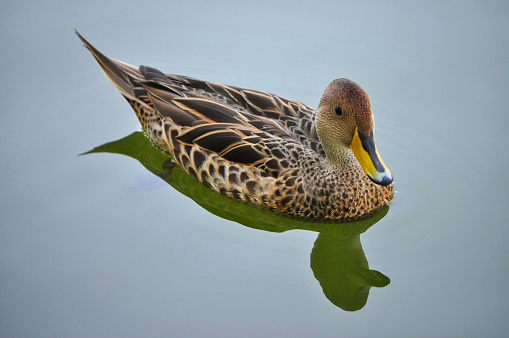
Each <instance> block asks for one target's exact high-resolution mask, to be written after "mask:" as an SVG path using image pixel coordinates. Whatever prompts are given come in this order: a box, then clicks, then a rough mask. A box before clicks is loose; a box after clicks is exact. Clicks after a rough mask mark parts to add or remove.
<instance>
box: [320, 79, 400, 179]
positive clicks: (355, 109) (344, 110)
mask: <svg viewBox="0 0 509 338" xmlns="http://www.w3.org/2000/svg"><path fill="white" fill-rule="evenodd" d="M374 130H375V122H374V119H373V113H372V112H371V102H370V100H369V97H368V94H367V93H366V92H365V91H364V89H362V88H361V86H359V85H358V84H357V83H355V82H353V81H351V80H348V79H337V80H334V81H332V82H331V83H330V84H329V86H328V87H327V89H325V92H324V93H323V96H322V98H321V99H320V104H319V105H318V109H317V117H316V131H317V134H318V137H319V138H320V141H321V143H322V145H323V147H324V150H325V153H326V155H327V160H328V161H329V162H331V163H332V164H338V165H342V164H343V163H342V162H344V161H346V160H347V159H348V158H349V157H351V155H350V156H348V154H349V150H351V151H352V152H353V154H354V155H355V158H356V159H357V161H358V162H359V164H360V165H361V167H362V169H363V170H364V171H365V172H366V174H367V175H368V177H369V178H370V179H371V180H372V181H373V182H375V183H377V184H380V185H383V186H387V185H389V184H390V183H391V182H392V174H391V172H390V171H389V169H387V167H386V166H385V164H384V162H383V161H382V158H381V157H380V154H378V150H377V149H376V146H375V139H374Z"/></svg>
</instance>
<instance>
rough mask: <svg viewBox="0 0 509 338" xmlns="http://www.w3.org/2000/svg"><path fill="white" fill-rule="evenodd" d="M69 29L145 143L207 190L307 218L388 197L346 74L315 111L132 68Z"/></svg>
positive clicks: (355, 212) (356, 213)
mask: <svg viewBox="0 0 509 338" xmlns="http://www.w3.org/2000/svg"><path fill="white" fill-rule="evenodd" d="M76 34H77V35H78V37H79V38H80V39H81V41H82V42H83V44H84V46H85V47H86V48H87V49H88V50H89V51H90V52H91V53H92V55H93V57H94V58H95V60H96V61H97V63H98V64H99V66H100V68H101V70H102V71H103V73H104V74H105V75H106V77H107V78H108V79H109V80H110V81H111V83H112V84H113V85H114V86H115V87H116V88H117V89H118V90H119V91H120V93H121V94H122V95H123V96H124V98H125V99H126V100H127V101H128V102H129V104H130V105H131V107H132V109H133V110H134V111H135V113H136V116H137V118H138V120H139V122H140V124H141V127H142V129H143V132H144V133H145V135H146V136H147V137H148V138H149V139H150V140H151V142H152V143H153V144H154V145H155V146H156V147H157V148H159V149H160V150H161V151H163V152H164V153H166V154H168V155H169V156H171V158H172V161H174V162H175V163H176V164H177V165H178V166H179V167H180V168H182V169H183V170H184V171H186V172H187V173H188V174H189V175H191V176H192V177H194V178H195V179H196V180H198V181H199V182H201V183H202V184H204V185H205V186H207V187H208V188H210V189H212V190H215V191H217V192H219V193H220V194H223V195H226V196H228V197H230V198H232V199H236V200H239V201H242V202H245V203H248V204H251V205H253V206H257V207H261V208H263V209H266V210H270V211H272V212H276V213H278V214H281V215H286V216H289V217H296V218H300V219H304V220H311V221H313V220H338V221H341V220H347V219H353V218H359V217H362V216H365V215H368V214H370V213H372V212H374V211H375V210H377V209H379V208H381V207H383V206H385V205H387V204H388V203H389V201H390V200H391V199H392V198H393V194H394V188H393V183H392V181H393V176H392V173H391V172H390V170H389V169H388V168H387V167H386V165H385V164H384V162H383V161H382V158H381V157H380V154H379V153H378V150H377V148H376V145H375V142H374V129H375V124H374V117H373V113H372V109H371V101H370V99H369V97H368V95H367V93H366V91H364V89H363V88H362V87H361V86H360V85H358V84H357V83H355V82H354V81H352V80H349V79H346V78H339V79H335V80H334V81H332V82H331V83H330V84H329V85H328V86H327V88H326V89H325V91H324V93H323V95H322V97H321V99H320V101H319V104H318V108H317V109H316V110H315V109H313V108H311V107H309V106H307V105H305V104H303V103H300V102H298V101H294V100H290V99H287V98H284V97H281V96H278V95H274V94H270V93H267V92H264V91H260V90H255V89H248V88H242V87H237V86H229V85H224V84H220V83H217V82H213V81H205V80H200V79H196V78H193V77H190V76H183V75H175V74H166V73H163V72H161V71H159V70H158V69H155V68H152V67H148V66H140V67H135V66H132V65H130V64H128V63H125V62H122V61H119V60H116V59H113V58H110V57H107V56H106V55H104V54H102V53H101V52H100V51H99V50H97V49H96V48H95V47H94V46H93V45H92V44H90V43H89V42H88V41H87V40H86V39H85V38H84V37H83V36H81V35H80V34H79V33H78V31H76Z"/></svg>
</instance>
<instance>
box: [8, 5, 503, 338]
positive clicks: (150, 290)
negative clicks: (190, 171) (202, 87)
mask: <svg viewBox="0 0 509 338" xmlns="http://www.w3.org/2000/svg"><path fill="white" fill-rule="evenodd" d="M0 13H1V14H0V15H1V19H2V20H0V26H1V30H0V32H1V33H0V39H1V42H2V46H3V52H2V53H1V54H0V59H1V61H2V64H3V65H4V68H3V76H2V77H1V78H0V83H1V85H2V88H3V90H4V99H3V101H2V102H3V103H4V104H3V113H2V114H1V115H0V124H1V125H2V126H3V127H4V128H3V132H2V134H1V136H0V154H1V157H2V161H0V169H1V173H2V175H1V177H0V186H1V187H2V189H1V193H0V202H1V203H0V205H1V207H0V269H1V274H0V276H1V277H0V335H2V336H9V337H27V336H55V337H58V336H94V337H95V336H147V335H148V336H203V337H209V336H253V337H255V336H282V335H285V336H288V335H290V336H302V337H306V336H353V335H355V336H373V335H380V336H401V335H405V336H409V335H411V336H416V335H417V336H503V335H507V334H508V332H509V325H508V324H507V320H506V317H507V313H508V311H509V306H508V304H509V287H508V283H507V280H508V277H509V275H508V263H507V258H506V257H508V254H509V252H508V251H509V250H508V246H507V244H506V238H507V237H508V235H509V230H508V222H507V217H506V215H505V214H506V208H507V198H508V197H509V196H508V192H507V191H508V189H509V180H508V178H507V177H506V175H505V171H504V169H505V168H508V166H509V151H508V150H509V141H508V138H507V136H506V133H507V126H508V125H509V118H508V114H507V107H508V106H509V96H508V95H507V93H508V88H509V62H508V61H507V60H509V58H508V54H509V21H508V20H507V17H508V15H509V6H507V5H506V4H503V5H502V4H496V3H489V4H480V3H476V2H448V3H446V4H444V3H441V2H436V3H430V4H427V5H422V6H417V7H416V6H410V5H406V4H405V3H394V2H391V5H390V6H389V5H387V4H386V5H382V4H370V5H368V4H364V5H359V4H358V3H355V2H352V3H348V4H344V5H322V6H319V5H318V4H316V3H314V2H312V3H307V2H296V3H295V2H291V3H290V2H280V3H279V2H278V3H273V2H257V3H256V4H250V5H240V4H239V5H235V6H232V5H229V2H225V3H216V4H211V3H209V2H192V3H181V2H178V3H174V4H173V3H169V2H160V3H154V4H153V5H152V6H147V5H146V4H144V5H141V4H137V3H132V4H131V5H129V4H126V3H125V2H122V3H120V2H110V3H109V4H108V5H105V4H104V3H103V2H99V1H88V2H86V3H78V2H72V1H70V2H69V1H67V2H58V1H48V2H45V3H44V4H42V3H39V2H34V3H33V4H32V5H27V4H26V3H24V4H21V3H20V4H14V3H12V4H2V5H0ZM74 27H76V28H77V29H78V30H79V31H80V32H81V33H82V34H83V35H84V36H85V37H86V38H87V39H89V40H90V41H91V42H92V43H93V44H95V45H96V46H97V47H98V48H99V49H100V50H102V51H104V52H105V53H106V54H107V55H109V56H111V57H114V58H117V59H121V60H123V61H126V62H129V63H131V64H135V65H138V64H147V65H151V66H154V67H157V68H159V69H161V70H163V71H166V72H171V73H177V74H185V75H190V76H194V77H198V78H204V79H209V80H213V81H218V82H223V83H227V84H231V85H238V86H244V87H251V88H256V89H261V90H266V91H269V92H273V93H277V94H279V95H282V96H285V97H289V98H292V99H297V100H300V101H302V102H303V103H306V104H309V105H311V106H314V107H316V106H317V104H318V100H319V98H320V96H321V94H322V92H323V90H324V89H325V87H326V86H327V84H328V83H329V82H330V81H331V80H333V79H334V78H337V77H348V78H351V79H353V80H354V81H356V82H358V83H359V84H361V85H362V86H363V87H364V89H366V91H367V92H368V94H369V95H370V97H371V101H372V104H373V108H374V114H375V121H376V140H377V146H378V150H379V151H380V153H381V155H382V157H383V159H384V162H385V163H386V164H387V165H388V166H389V168H390V169H391V171H392V172H393V174H394V176H395V188H396V190H397V191H396V197H395V199H394V200H393V202H391V204H390V208H389V209H388V210H384V211H383V214H381V215H378V216H377V217H378V218H376V219H374V220H372V223H375V224H368V223H361V224H357V225H354V226H350V228H349V229H348V230H345V231H344V232H342V233H338V232H335V231H333V230H331V228H327V227H322V226H314V227H313V226H308V225H306V226H302V225H299V224H297V225H296V224H287V223H285V222H283V221H281V220H276V221H274V220H272V219H270V217H269V218H265V216H262V215H260V214H255V215H254V216H253V215H252V214H251V213H250V212H247V211H245V210H237V209H233V210H231V209H230V206H228V207H227V208H226V207H220V208H219V209H224V210H222V211H225V212H229V211H231V213H230V214H228V215H221V216H222V217H227V218H228V219H234V217H233V216H235V215H236V216H239V215H240V216H241V217H243V218H242V219H240V220H239V219H237V220H236V221H231V220H228V219H224V218H222V217H219V216H216V215H214V214H213V213H211V212H209V211H207V209H209V210H212V211H214V210H213V209H214V207H211V206H210V205H208V204H206V203H207V201H208V202H210V201H211V200H215V198H214V197H210V196H208V195H207V193H206V192H202V191H200V190H199V188H195V187H194V186H192V185H191V183H189V182H187V181H185V176H184V177H183V178H182V175H180V174H179V173H178V172H174V173H173V176H171V179H168V177H165V176H163V175H159V176H161V177H162V178H163V179H161V177H158V176H157V175H154V174H153V173H152V172H151V171H150V170H147V168H145V167H144V166H143V165H142V164H140V162H139V161H138V160H137V158H136V155H133V154H131V157H129V156H124V155H116V154H111V153H99V154H89V155H84V156H78V154H81V153H83V152H86V151H89V150H91V149H92V148H94V147H97V146H100V145H102V144H105V143H108V142H111V141H115V140H119V139H122V138H124V137H126V136H129V135H132V133H133V132H135V131H138V130H139V125H138V122H137V120H136V117H135V115H134V113H133V112H132V111H131V109H130V107H129V106H128V104H127V103H126V102H125V100H123V99H122V97H121V96H120V95H119V94H118V93H117V92H116V91H115V89H114V88H113V87H112V86H111V85H110V84H109V83H108V81H107V80H106V79H105V78H104V76H103V75H102V74H101V72H100V71H99V68H98V67H97V65H96V64H95V61H94V60H93V59H92V57H91V56H90V55H89V53H88V52H87V51H86V50H85V49H83V48H82V47H81V44H80V42H79V41H78V39H77V38H76V36H75V35H74V33H73V28H74ZM134 135H136V134H134ZM145 149H146V151H147V152H149V151H150V149H151V148H150V147H148V148H145ZM133 157H134V158H133ZM156 162H157V161H156ZM157 163H158V164H159V165H160V167H158V168H159V169H160V171H159V172H156V173H157V174H161V172H162V170H163V168H165V167H164V166H163V163H164V162H157ZM177 178H179V179H181V180H180V181H179V180H178V179H177ZM182 179H183V181H182ZM165 180H166V181H165ZM168 181H170V182H171V183H172V184H173V185H174V186H175V187H174V186H172V185H170V184H168ZM176 182H184V183H183V185H182V186H178V185H177V183H176ZM183 187H190V188H189V190H190V192H189V191H187V192H188V193H189V194H190V196H191V197H192V198H194V200H193V199H192V198H188V197H186V196H185V195H184V194H182V193H181V192H179V190H181V191H182V190H183V189H184V188H183ZM199 197H201V198H204V200H205V202H204V201H203V200H200V199H199ZM195 200H197V202H195ZM200 204H201V205H205V206H206V208H207V209H206V208H204V207H202V206H201V205H200ZM232 215H233V216H232ZM246 218H251V219H252V218H254V219H255V221H252V220H246ZM375 221H376V222H375ZM389 281H390V282H389Z"/></svg>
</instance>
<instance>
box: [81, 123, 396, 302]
mask: <svg viewBox="0 0 509 338" xmlns="http://www.w3.org/2000/svg"><path fill="white" fill-rule="evenodd" d="M98 152H110V153H118V154H124V155H127V156H131V157H133V158H135V159H137V160H138V161H140V163H142V164H143V165H144V166H145V167H146V168H147V169H148V170H149V171H151V172H152V173H154V174H155V175H157V176H159V177H161V178H162V179H163V180H165V181H166V182H168V183H169V184H170V185H172V186H173V187H174V188H175V189H177V190H178V191H180V192H181V193H183V194H184V195H186V196H188V197H190V198H192V199H193V200H194V201H195V202H196V203H198V204H199V205H201V206H202V207H203V208H205V209H206V210H208V211H210V212H211V213H213V214H215V215H217V216H220V217H222V218H225V219H229V220H232V221H235V222H238V223H240V224H243V225H245V226H248V227H251V228H256V229H259V230H264V231H271V232H284V231H288V230H295V229H301V230H309V231H315V232H318V233H319V234H318V238H317V239H316V241H315V244H314V247H313V250H312V251H311V269H312V270H313V273H314V275H315V278H316V279H317V280H318V281H319V282H320V285H321V287H322V289H323V292H324V294H325V296H326V297H327V298H328V299H329V300H330V301H331V302H332V303H333V304H335V305H336V306H338V307H340V308H342V309H344V310H346V311H356V310H359V309H361V308H363V307H364V305H365V304H366V302H367V299H368V295H369V290H370V288H371V287H372V286H375V287H384V286H386V285H388V284H389V282H390V280H389V278H388V277H387V276H385V275H383V274H382V273H380V272H378V271H375V270H370V269H369V266H368V261H367V259H366V256H365V255H364V250H363V249H362V245H361V241H360V234H361V233H363V232H364V231H366V230H367V229H368V228H369V227H371V226H372V225H373V224H375V223H376V222H378V221H379V220H380V219H382V218H383V217H384V216H385V215H386V214H387V212H388V210H389V207H388V206H386V207H384V208H381V209H379V210H377V211H376V212H374V213H372V214H371V215H369V216H367V217H364V218H363V219H362V220H357V221H355V222H349V223H340V224H338V223H318V222H304V221H301V220H296V219H291V218H287V217H282V216H280V215H276V214H274V213H271V212H267V211H265V210H261V209H258V208H255V207H252V206H249V205H246V204H243V203H240V202H238V201H234V200H231V199H229V198H227V197H225V196H223V195H220V194H218V193H217V192H215V191H212V190H210V189H208V188H206V187H205V186H204V185H202V184H200V183H199V182H198V181H196V180H195V179H193V178H192V177H190V176H189V175H188V174H186V173H185V172H184V171H182V170H181V169H180V168H178V167H177V166H176V165H175V164H174V163H173V162H172V160H171V159H170V158H169V157H168V156H167V155H164V154H163V153H161V152H160V151H159V150H158V149H157V148H155V147H154V146H153V145H152V144H151V143H150V141H149V140H148V139H147V138H146V137H145V136H143V134H142V133H141V132H135V133H133V134H131V135H129V136H127V137H125V138H123V139H121V140H118V141H114V142H110V143H107V144H104V145H102V146H99V147H97V148H94V149H93V150H91V151H90V152H88V153H98Z"/></svg>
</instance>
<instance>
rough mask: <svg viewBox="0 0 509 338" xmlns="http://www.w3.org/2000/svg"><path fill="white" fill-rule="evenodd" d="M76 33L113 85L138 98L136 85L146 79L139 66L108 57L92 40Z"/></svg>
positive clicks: (129, 96) (134, 98)
mask: <svg viewBox="0 0 509 338" xmlns="http://www.w3.org/2000/svg"><path fill="white" fill-rule="evenodd" d="M75 32H76V35H78V37H79V38H80V40H81V41H82V42H83V45H84V46H85V48H87V49H88V50H89V51H90V52H91V53H92V55H93V56H94V58H95V59H96V60H97V63H99V66H100V67H101V70H102V71H103V72H104V74H105V75H106V77H107V78H108V79H109V80H110V81H111V82H112V83H113V85H114V86H115V87H116V88H117V89H118V90H119V91H120V92H121V93H122V94H123V95H124V96H126V97H128V98H130V99H133V100H136V96H135V94H134V92H133V89H134V87H139V86H140V85H139V82H140V81H144V80H145V78H144V76H143V75H142V74H141V73H140V71H139V70H138V68H136V67H134V66H132V65H130V64H127V63H125V62H122V61H119V60H115V59H112V58H109V57H107V56H106V55H104V54H103V53H101V52H100V51H98V50H97V49H96V48H95V47H94V46H92V44H90V42H88V41H87V40H86V39H85V38H84V37H83V36H81V34H80V33H78V31H77V30H75Z"/></svg>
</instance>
